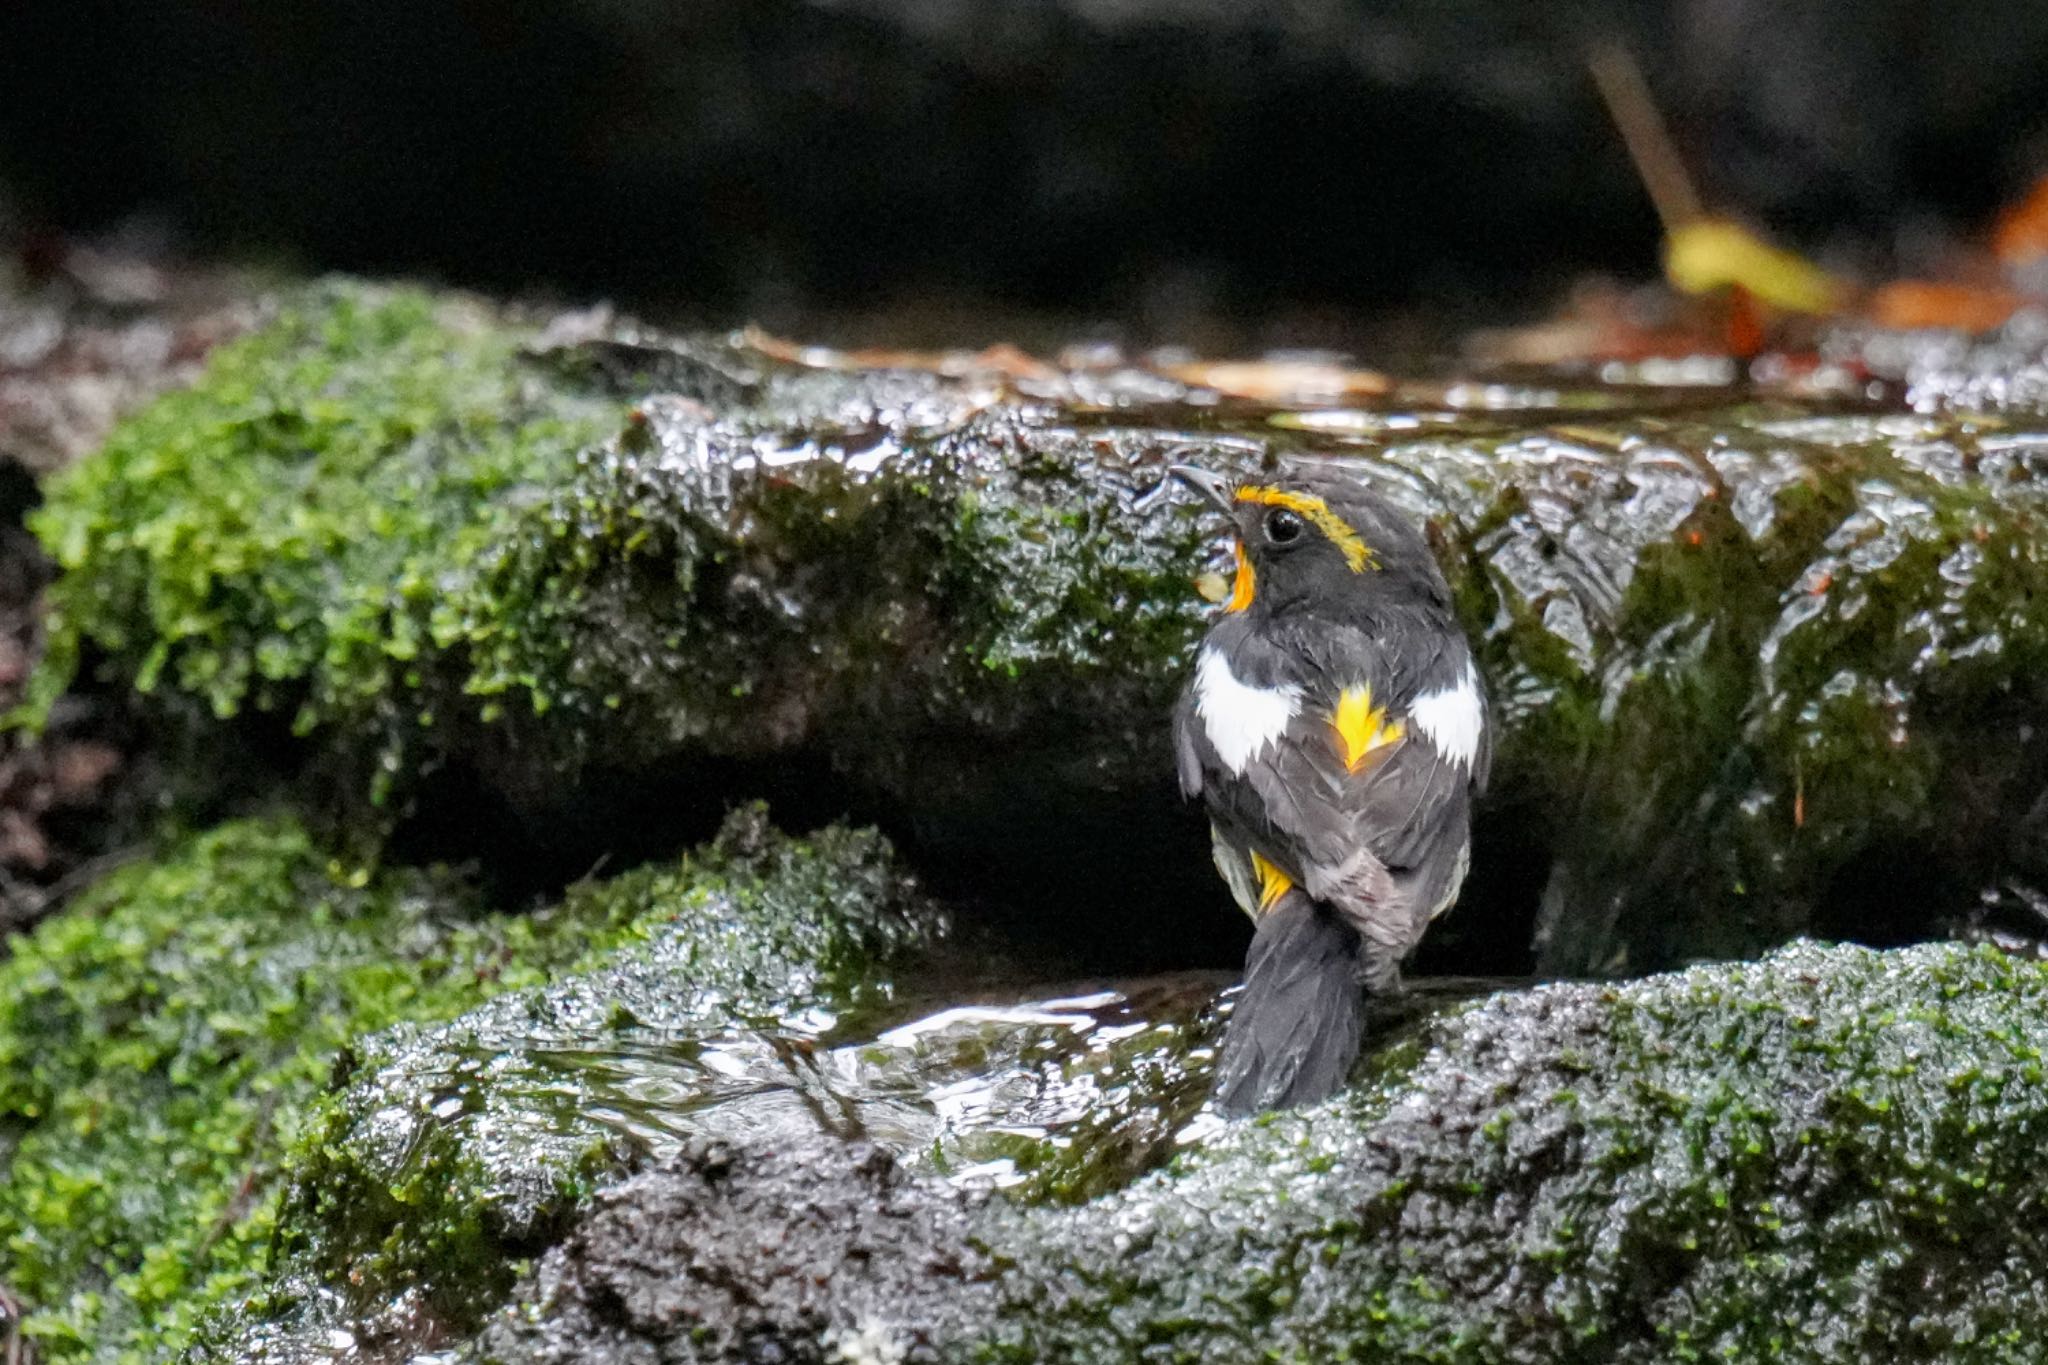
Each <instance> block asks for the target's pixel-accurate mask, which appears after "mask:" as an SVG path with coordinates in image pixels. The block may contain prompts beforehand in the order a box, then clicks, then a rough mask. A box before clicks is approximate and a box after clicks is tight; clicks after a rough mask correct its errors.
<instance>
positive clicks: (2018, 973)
mask: <svg viewBox="0 0 2048 1365" xmlns="http://www.w3.org/2000/svg"><path fill="white" fill-rule="evenodd" d="M2044 998H2048V970H2044V969H2043V968H2042V967H2041V966H2040V965H2038V964H2035V963H2030V962H2024V961H2018V960H2015V959H2012V958H2009V957H2005V956H2002V955H2000V954H1997V953H1995V952H1992V951H1990V950H1988V949H1970V948H1963V947H1957V946H1953V945H1929V946H1924V947H1918V948H1912V949H1905V950H1896V951H1892V952H1874V951H1870V950H1865V949H1857V948H1824V947H1820V946H1818V945H1812V944H1800V945H1795V946H1793V947H1790V948H1787V949H1784V950H1781V951H1779V952H1777V953H1774V954H1772V955H1770V956H1768V957H1767V958H1765V959H1763V960H1762V961H1760V962H1757V963H1752V964H1744V965H1735V966H1726V967H1701V968H1694V969H1691V970H1689V971H1686V972H1682V973H1678V974H1675V975H1671V976H1666V977H1655V978H1650V979H1646V980H1643V981H1639V982H1634V983H1629V984H1625V985H1597V984H1576V985H1555V986H1548V987H1543V988H1539V989H1536V990H1532V991H1522V992H1510V993H1503V994H1499V995H1495V996H1492V997H1490V998H1487V999H1485V1000H1482V1001H1480V1002H1478V1003H1475V1004H1470V1005H1466V1006H1461V1007H1452V1008H1450V1009H1447V1010H1444V1011H1442V1012H1440V1013H1439V1014H1438V1015H1437V1016H1436V1017H1435V1018H1433V1019H1428V1020H1425V1021H1423V1022H1422V1023H1421V1025H1420V1027H1419V1028H1416V1029H1412V1030H1410V1031H1408V1032H1406V1033H1405V1034H1403V1035H1402V1036H1401V1037H1400V1038H1399V1039H1398V1040H1396V1041H1394V1042H1393V1043H1392V1045H1391V1046H1383V1047H1382V1048H1381V1049H1380V1050H1379V1052H1378V1055H1377V1056H1376V1058H1375V1059H1374V1061H1373V1063H1372V1065H1371V1068H1370V1070H1369V1072H1368V1074H1367V1076H1366V1077H1365V1078H1364V1080H1363V1082H1362V1083H1361V1084H1360V1085H1359V1086H1358V1087H1357V1088H1356V1089H1355V1090H1354V1091H1353V1092H1352V1093H1350V1094H1349V1095H1346V1096H1344V1097H1342V1098H1340V1099H1339V1100H1336V1101H1333V1102H1331V1103H1328V1104H1325V1105H1322V1106H1318V1107H1316V1108H1313V1109H1310V1110H1307V1111H1303V1112H1301V1113H1296V1114H1290V1115H1280V1116H1272V1117H1269V1118H1266V1119H1263V1120H1260V1121H1256V1122H1248V1123H1237V1124H1228V1125H1225V1124H1216V1123H1210V1124H1208V1125H1207V1126H1206V1127H1205V1128H1203V1129H1202V1131H1201V1132H1200V1133H1199V1135H1198V1136H1195V1137H1193V1138H1192V1140H1191V1141H1190V1142H1189V1143H1188V1144H1187V1145H1186V1146H1185V1148H1184V1149H1183V1151H1182V1152H1181V1153H1180V1155H1179V1156H1178V1157H1176V1158H1175V1160H1174V1161H1173V1162H1172V1163H1171V1164H1170V1165H1169V1166H1167V1167H1166V1168H1165V1169H1163V1170H1159V1171H1156V1172H1154V1173H1152V1174H1150V1175H1148V1176H1144V1177H1143V1178H1140V1179H1137V1180H1135V1181H1134V1182H1130V1183H1127V1184H1126V1185H1125V1186H1124V1187H1122V1188H1120V1189H1116V1190H1112V1191H1110V1192H1108V1193H1106V1194H1105V1195H1103V1196H1102V1197H1100V1198H1098V1199H1096V1200H1094V1201H1092V1202H1089V1203H1087V1204H1083V1205H1080V1206H1067V1205H1061V1204H1056V1203H1055V1204H1033V1203H1019V1202H1017V1201H1014V1200H1010V1199H1002V1198H995V1197H991V1196H989V1195H987V1194H986V1193H977V1192H974V1191H971V1190H963V1189H961V1188H959V1187H958V1186H957V1185H954V1186H949V1185H947V1184H943V1183H940V1182H939V1181H938V1180H936V1179H935V1178H934V1177H932V1176H931V1175H929V1174H924V1175H917V1174H913V1173H910V1172H906V1171H905V1170H904V1169H902V1168H901V1167H899V1166H898V1164H897V1162H896V1161H895V1160H892V1158H891V1157H890V1156H889V1155H887V1154H885V1152H884V1151H883V1150H881V1149H880V1148H878V1147H877V1146H875V1145H873V1144H870V1143H866V1142H854V1143H845V1142H840V1141H832V1140H824V1139H819V1138H816V1137H810V1138H804V1139H801V1140H798V1141H795V1142H788V1141H777V1140H775V1139H772V1138H765V1137H762V1136H760V1135H758V1134H756V1135H754V1136H753V1137H736V1138H734V1139H731V1140H718V1141H713V1142H709V1143H707V1142H704V1141H702V1140H693V1141H691V1142H688V1143H685V1144H683V1145H682V1146H681V1147H680V1148H678V1149H677V1151H676V1153H675V1154H674V1155H672V1156H670V1157H668V1158H666V1159H665V1160H664V1161H663V1162H661V1163H660V1164H658V1165H656V1166H654V1167H652V1168H651V1169H649V1170H648V1171H646V1172H645V1173H643V1174H641V1175H639V1176H636V1177H634V1178H632V1179H629V1180H627V1181H625V1182H623V1183H620V1184H616V1185H613V1186H612V1187H610V1188H609V1189H608V1190H607V1191H606V1192H604V1193H602V1194H600V1195H598V1196H597V1197H596V1198H595V1199H594V1200H592V1201H590V1202H589V1203H588V1204H586V1206H585V1207H584V1209H583V1211H582V1212H581V1213H580V1214H579V1215H578V1216H577V1217H576V1219H575V1220H574V1223H573V1227H572V1229H571V1230H568V1231H566V1232H565V1233H563V1234H562V1237H561V1240H560V1241H559V1243H558V1244H557V1245H556V1246H555V1248H554V1249H553V1250H551V1251H549V1252H548V1253H547V1254H546V1255H545V1256H543V1257H542V1258H541V1260H540V1262H539V1264H538V1266H537V1268H536V1269H535V1270H534V1271H533V1272H532V1273H531V1274H530V1275H528V1276H527V1277H526V1278H525V1279H523V1280H522V1281H521V1282H520V1283H519V1284H518V1285H517V1286H516V1287H515V1288H514V1289H513V1291H512V1294H511V1300H510V1303H509V1305H508V1306H507V1307H506V1308H505V1309H504V1310H503V1311H502V1312H500V1313H499V1314H497V1315H495V1316H494V1317H493V1318H492V1319H491V1320H490V1322H489V1323H488V1324H487V1325H486V1326H485V1327H484V1329H483V1331H482V1333H481V1335H480V1336H479V1337H477V1338H476V1339H475V1340H473V1341H472V1342H470V1343H469V1344H468V1345H467V1346H466V1347H463V1348H462V1349H461V1350H460V1351H459V1352H458V1358H461V1359H465V1360H473V1361H502V1362H513V1361H640V1360H649V1361H652V1360H673V1361H693V1362H694V1361H704V1362H710V1361H731V1362H738V1361H748V1360H761V1359H786V1360H792V1361H831V1360H848V1361H864V1360H941V1359H942V1360H984V1361H986V1360H1016V1361H1020V1362H1023V1361H1042V1360H1071V1361H1080V1362H1093V1361H1101V1362H1112V1361H1127V1360H1131V1359H1147V1358H1152V1357H1154V1356H1156V1357H1158V1358H1161V1359H1170V1360H1205V1361H1226V1362H1228V1361H1261V1360H1269V1359H1272V1358H1274V1357H1275V1356H1276V1355H1277V1356H1278V1357H1279V1358H1282V1359H1288V1358H1302V1359H1328V1358H1339V1359H1341V1358H1345V1357H1346V1356H1350V1357H1354V1358H1364V1359H1375V1358H1382V1357H1386V1358H1394V1357H1399V1358H1413V1359H1443V1360H1488V1361H1530V1362H1535V1361H1550V1360H1556V1359H1560V1358H1573V1359H1597V1360H1614V1361H1637V1360H1641V1361H1649V1360H1668V1359H1673V1358H1691V1357H1698V1358H1706V1359H1759V1358H1769V1359H1780V1360H1787V1361H1814V1362H1819V1361H1832V1360H1841V1359H1847V1358H1869V1359H1899V1360H1936V1359H1939V1360H2018V1359H2024V1358H2025V1354H2026V1351H2027V1350H2028V1349H2030V1343H2031V1341H2032V1340H2033V1339H2034V1337H2035V1334H2036V1333H2037V1332H2038V1330H2039V1329H2040V1326H2041V1324H2042V1323H2043V1322H2044V1321H2048V1281H2044V1280H2043V1278H2042V1271H2041V1266H2040V1261H2039V1257H2038V1248H2037V1246H2036V1237H2035V1234H2034V1233H2033V1232H2032V1231H2031V1229H2030V1225H2029V1223H2028V1221H2027V1220H2026V1219H2025V1218H2024V1217H2020V1216H2015V1211H2016V1210H2018V1211H2024V1210H2025V1209H2027V1208H2030V1207H2032V1206H2033V1204H2034V1203H2035V1202H2037V1201H2038V1200H2039V1199H2040V1198H2041V1197H2042V1195H2043V1191H2042V1185H2043V1176H2042V1173H2041V1171H2040V1168H2039V1163H2038V1162H2037V1161H2036V1160H2035V1157H2034V1153H2035V1150H2036V1148H2037V1146H2038V1143H2039V1141H2040V1139H2041V1135H2042V1131H2043V1128H2044V1125H2048V1085H2044V1082H2043V1073H2042V1064H2043V1063H2042V1059H2043V1055H2044V1054H2043V1047H2044V1044H2048V1030H2044V1027H2043V1025H2042V1024H2041V1022H2040V1021H2041V1019H2042V1018H2043V1017H2044V1016H2043V1013H2042V1009H2041V1006H2042V1004H2043V1003H2044ZM284 1358H290V1357H284Z"/></svg>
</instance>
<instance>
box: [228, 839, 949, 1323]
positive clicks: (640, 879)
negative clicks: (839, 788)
mask: <svg viewBox="0 0 2048 1365" xmlns="http://www.w3.org/2000/svg"><path fill="white" fill-rule="evenodd" d="M551 913H552V914H553V915H555V916H557V917H559V918H560V919H562V920H563V921H564V922H567V923H596V924H623V925H630V926H633V928H632V930H631V940H630V943H629V944H627V945H626V946H624V947H623V948H622V950H621V951H618V952H616V953H614V954H613V955H612V957H611V959H610V960H609V961H606V962H604V963H602V964H598V965H592V966H590V967H589V969H588V970H585V971H582V972H577V973H571V974H567V975H564V976H562V977H560V978H559V979H557V980H556V981H554V982H553V983H552V984H548V985H545V986H540V985H536V986H533V987H531V988H529V989H527V990H523V991H517V992H512V993H507V994H501V995H499V996H497V997H496V998H495V999H494V1000H492V1001H490V1002H489V1003H486V1004H484V1005H482V1006H481V1007H479V1008H478V1009H475V1010H472V1011H470V1012H469V1013H467V1014H464V1015H462V1016H460V1017H459V1018H456V1019H453V1020H449V1021H447V1022H445V1023H438V1024H435V1023H416V1024H406V1025H402V1026H400V1027H398V1028H395V1029H393V1030H391V1031H389V1032H387V1033H383V1034H380V1035H377V1036H370V1037H359V1038H357V1039H356V1040H354V1041H353V1042H352V1043H351V1045H350V1048H349V1050H348V1054H347V1058H348V1071H349V1073H350V1077H351V1079H350V1081H349V1083H348V1084H347V1085H346V1086H345V1087H344V1088H343V1089H341V1090H340V1091H339V1092H337V1093H336V1094H335V1095H334V1096H332V1097H331V1098H330V1099H329V1100H327V1101H326V1102H324V1103H323V1104H322V1105H321V1106H320V1107H319V1109H318V1110H317V1112H316V1113H315V1115H314V1117H313V1118H312V1119H311V1120H310V1121H309V1122H308V1124H307V1125H306V1126H305V1129H304V1136H303V1139H302V1140H301V1141H300V1142H299V1144H298V1145H297V1147H296V1148H295V1150H294V1154H293V1159H292V1162H291V1165H290V1170H289V1175H290V1179H291V1183H292V1193H291V1195H290V1196H289V1198H288V1199H287V1201H286V1203H285V1205H284V1209H283V1213H282V1215H281V1220H280V1227H279V1232H278V1234H277V1237H276V1239H275V1248H276V1250H277V1253H278V1255H279V1258H280V1259H279V1261H278V1263H277V1265H275V1266H274V1267H273V1279H272V1281H271V1282H270V1284H269V1285H268V1286H267V1287H266V1288H265V1290H264V1292H263V1293H261V1294H260V1295H256V1296H254V1297H252V1299H251V1300H250V1301H249V1302H248V1303H247V1304H246V1305H245V1306H244V1307H243V1309H242V1310H241V1311H240V1313H239V1314H238V1315H236V1316H234V1317H231V1318H227V1319H223V1320H222V1321H221V1322H220V1323H219V1324H217V1325H216V1327H215V1328H214V1329H212V1330H211V1331H210V1332H209V1334H208V1336H207V1345H206V1346H205V1347H204V1354H206V1356H207V1358H217V1359H222V1360H237V1361H244V1360H249V1359H255V1358H263V1359H271V1360H286V1359H294V1358H296V1357H297V1354H298V1353H299V1352H301V1351H303V1350H305V1349H306V1346H305V1342H306V1341H308V1340H309V1339H310V1340H319V1341H325V1340H327V1339H329V1336H330V1334H332V1333H336V1332H340V1333H346V1334H348V1335H350V1336H351V1337H352V1339H354V1340H356V1341H358V1342H360V1343H362V1344H363V1345H364V1347H365V1349H378V1350H385V1349H387V1348H389V1349H396V1347H395V1346H394V1345H393V1343H399V1344H404V1345H408V1346H410V1347H418V1346H421V1345H423V1344H426V1343H430V1342H432V1341H434V1340H437V1339H440V1338H442V1337H444V1336H446V1335H448V1334H449V1333H453V1332H459V1331H461V1330H463V1329H464V1328H466V1327H468V1326H470V1325H473V1323H474V1322H475V1320H476V1319H477V1318H478V1317H479V1316H480V1315H481V1314H482V1313H483V1312H484V1311H486V1310H487V1309H489V1308H491V1307H493V1306H495V1305H496V1304H497V1303H498V1302H499V1301H500V1300H501V1299H502V1298H503V1296H504V1293H505V1292H506V1290H507V1289H508V1288H509V1286H510V1283H511V1277H512V1275H513V1273H514V1268H515V1265H516V1262H517V1261H518V1260H519V1258H521V1257H523V1256H528V1255H531V1254H534V1253H536V1252H538V1251H540V1250H542V1249H544V1248H545V1247H547V1246H548V1245H550V1244H552V1242H553V1241H554V1240H555V1238H557V1237H558V1236H559V1235H560V1234H561V1231H562V1226H563V1223H564V1220H565V1218H566V1217H567V1215H568V1214H569V1213H570V1212H571V1211H572V1210H573V1209H574V1208H575V1206H576V1205H577V1202H578V1201H579V1200H580V1199H582V1198H584V1197H586V1196H587V1195H589V1194H590V1193H591V1192H592V1191H594V1190H595V1189H597V1188H598V1187H599V1186H601V1185H602V1184H604V1183H605V1182H606V1181H608V1180H613V1179H616V1178H617V1177H618V1176H619V1175H620V1174H621V1173H622V1172H623V1171H625V1170H627V1169H629V1168H630V1167H631V1166H632V1165H633V1164H634V1163H635V1162H636V1161H639V1160H641V1159H643V1158H645V1157H647V1156H648V1155H650V1154H651V1153H656V1152H662V1151H673V1150H675V1148H676V1147H677V1145H678V1144H679V1142H680V1140H681V1139H682V1138H683V1137H684V1136H685V1135H687V1134H688V1133H689V1132H691V1131H692V1130H693V1125H694V1123H695V1122H696V1121H697V1119H698V1117H699V1115H700V1114H701V1116H702V1122H703V1124H704V1125H705V1127H706V1130H708V1131H730V1132H734V1133H744V1134H746V1135H748V1136H749V1137H751V1138H752V1139H754V1140H757V1141H767V1142H774V1141H777V1140H778V1138H780V1137H783V1136H789V1135H794V1134H797V1133H799V1132H800V1131H801V1130H803V1129H805V1128H808V1127H809V1126H810V1124H811V1123H812V1122H813V1121H814V1120H813V1119H812V1118H811V1116H809V1115H807V1113H806V1111H805V1108H804V1105H805V1103H806V1102H807V1101H809V1100H810V1099H812V1098H813V1096H812V1094H811V1093H809V1092H807V1091H806V1090H805V1088H804V1086H803V1084H802V1077H803V1074H804V1073H805V1072H806V1071H807V1070H809V1069H811V1063H810V1061H809V1060H808V1057H807V1054H808V1053H809V1052H810V1051H811V1050H812V1049H813V1048H814V1047H815V1045H816V1044H815V1039H816V1038H817V1037H818V1036H819V1035H820V1034H821V1033H823V1032H824V1031H826V1030H827V1029H830V1028H832V1027H834V1026H835V1025H839V1026H852V1025H850V1024H849V1023H848V1021H851V1020H855V1019H858V1018H860V1017H862V1016H864V1015H869V1014H873V1013H875V1012H877V1011H884V1010H886V1009H887V1008H888V1006H889V1004H890V1002H891V1000H892V998H893V994H894V989H895V988H894V984H893V978H892V976H891V971H892V969H896V968H901V967H903V966H904V965H905V964H906V963H907V962H909V961H910V960H911V958H912V956H913V955H914V954H919V953H924V952H928V951H929V950H931V949H932V948H934V947H935V946H936V945H938V944H939V943H940V942H941V941H942V940H943V939H944V937H945V931H946V920H945V917H944V916H943V915H942V914H941V913H940V912H939V911H938V910H937V908H936V907H934V906H933V905H932V904H931V903H930V902H929V901H927V900H925V899H924V898H923V897H922V896H921V895H919V894H918V893H917V892H916V891H915V889H914V887H913V886H912V885H911V884H910V883H909V881H908V880H907V879H906V878H905V876H904V874H903V873H902V872H901V871H900V869H899V868H897V867H896V865H895V864H894V863H893V861H892V860H891V857H890V855H889V851H888V849H887V847H886V845H884V844H883V843H882V842H881V840H880V839H879V838H877V837H876V836H875V835H874V834H872V833H865V832H850V831H846V830H840V829H828V830H825V831H821V832H820V833H818V834H816V835H814V836H811V837H810V838H808V839H804V840H793V839H790V838H788V837H786V836H783V835H780V834H777V833H775V832H774V831H773V830H771V829H769V828H768V827H767V825H766V823H765V819H764V817H763V814H762V812H761V811H760V810H758V809H749V810H746V811H742V812H739V813H738V814H736V815H735V816H734V817H733V819H732V820H731V821H730V822H729V823H728V826H727V828H726V830H725V832H724V833H723V835H722V836H721V838H720V839H719V841H718V842H717V843H716V844H714V845H713V846H711V847H710V848H708V849H706V850H703V851H701V852H699V853H697V854H695V855H693V856H692V857H691V858H689V859H688V860H686V861H685V862H683V863H681V864H680V865H670V866H667V867H651V868H645V869H641V870H639V871H636V872H631V873H626V874H623V875H621V876H619V877H617V878H614V879H612V880H610V881H606V882H603V883H597V884H592V885H587V886H582V887H578V888H574V889H572V890H571V892H570V894H569V895H568V896H567V897H566V899H565V900H564V901H563V902H562V904H561V905H560V906H558V907H556V908H555V909H554V910H553V911H552V912H551ZM750 1063H751V1064H754V1065H756V1066H757V1067H758V1068H759V1070H757V1071H756V1072H755V1073H754V1074H751V1075H750V1074H749V1073H748V1071H747V1067H748V1065H749V1064H750ZM764 1073H765V1078H764ZM778 1076H779V1077H781V1078H782V1079H781V1080H780V1083H778V1081H777V1079H776V1078H777V1077H778ZM764 1091H765V1092H769V1094H768V1096H767V1097H768V1098H769V1099H770V1101H771V1103H769V1104H767V1105H751V1104H748V1103H745V1101H747V1100H749V1099H750V1098H752V1097H754V1096H758V1095H761V1094H762V1093H763V1092H764ZM777 1092H780V1093H779V1094H778V1093H777ZM777 1100H779V1101H781V1102H779V1103H777V1102H773V1101H777ZM815 1121H817V1122H824V1123H825V1124H826V1125H827V1126H828V1127H829V1126H830V1120H829V1118H828V1117H825V1116H819V1117H818V1118H817V1119H816V1120H815Z"/></svg>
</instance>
